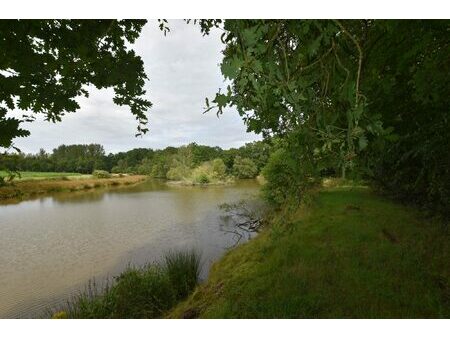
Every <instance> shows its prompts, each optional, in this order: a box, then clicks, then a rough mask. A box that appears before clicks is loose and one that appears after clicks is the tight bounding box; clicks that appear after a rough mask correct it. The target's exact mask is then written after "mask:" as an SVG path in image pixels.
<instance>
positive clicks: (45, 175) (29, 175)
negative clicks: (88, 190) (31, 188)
mask: <svg viewBox="0 0 450 338" xmlns="http://www.w3.org/2000/svg"><path fill="white" fill-rule="evenodd" d="M0 176H7V173H6V172H5V171H2V170H0ZM90 176H91V175H84V174H79V173H66V172H62V173H59V172H47V171H21V172H20V177H18V176H17V177H15V178H14V181H28V180H47V179H58V178H63V177H67V178H70V179H75V178H83V177H90Z"/></svg>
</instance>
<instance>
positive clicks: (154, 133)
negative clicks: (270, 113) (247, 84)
mask: <svg viewBox="0 0 450 338" xmlns="http://www.w3.org/2000/svg"><path fill="white" fill-rule="evenodd" d="M169 26H170V29H171V31H170V33H168V34H167V36H164V35H163V33H162V32H161V31H160V30H159V28H158V24H157V22H156V21H155V20H149V22H148V23H147V24H146V25H145V26H144V29H143V31H142V33H141V36H140V37H139V39H138V40H137V41H136V43H135V44H134V45H133V46H132V48H133V49H134V50H135V51H136V53H137V54H138V55H140V56H141V57H142V59H143V61H144V65H145V71H146V74H147V76H148V77H149V80H148V82H147V83H146V90H147V94H146V95H147V98H148V99H149V100H150V101H151V102H152V103H153V107H152V108H150V110H149V111H148V112H147V116H148V118H149V124H148V127H149V131H148V132H147V134H146V135H144V136H143V137H135V133H136V127H137V121H136V120H135V118H134V116H133V115H132V114H131V113H130V112H129V109H127V107H119V106H116V105H115V104H114V103H113V101H112V98H113V90H112V89H106V90H97V89H95V88H89V92H90V95H89V98H84V97H83V98H80V99H79V100H78V102H79V104H80V109H79V110H77V111H76V112H75V113H70V114H66V115H65V116H64V117H63V119H62V122H58V123H56V124H54V123H52V122H47V121H44V119H43V117H42V116H39V115H38V118H37V119H36V121H34V122H32V123H24V124H22V126H24V127H25V128H26V129H28V130H30V132H31V135H30V136H29V137H26V138H16V139H15V141H14V143H15V146H17V147H18V148H20V149H21V150H22V151H23V152H26V153H36V152H38V151H39V149H40V148H44V149H45V150H47V151H51V150H52V149H54V148H56V147H57V146H59V145H61V144H87V143H99V144H102V145H103V146H104V148H105V151H106V152H107V153H109V152H119V151H127V150H130V149H132V148H153V149H161V148H165V147H167V146H180V145H184V144H188V143H190V142H196V143H198V144H205V145H210V146H220V147H222V148H224V149H228V148H232V147H239V146H241V145H243V144H245V143H247V142H252V141H254V140H259V139H260V136H259V135H255V134H254V133H247V132H246V127H245V125H244V123H243V121H242V119H241V117H240V116H239V114H238V113H237V111H236V110H234V109H228V110H226V111H225V112H224V114H223V115H221V116H220V117H219V118H217V116H216V114H215V112H214V111H210V112H208V113H206V114H203V107H204V105H205V98H206V97H209V98H212V97H213V96H214V94H215V93H216V92H217V91H218V89H219V88H221V87H222V88H224V87H226V84H225V83H224V80H223V77H222V75H221V73H220V68H219V64H220V62H221V50H222V49H223V45H222V43H221V41H220V34H221V31H217V30H216V31H213V32H211V34H210V35H209V36H205V37H203V36H202V34H201V33H200V29H199V27H198V26H195V25H193V24H192V23H191V24H189V25H188V24H186V23H185V22H184V21H181V20H170V21H169ZM16 114H18V112H16ZM19 116H20V115H19Z"/></svg>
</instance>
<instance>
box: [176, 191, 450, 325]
mask: <svg viewBox="0 0 450 338" xmlns="http://www.w3.org/2000/svg"><path fill="white" fill-rule="evenodd" d="M278 217H279V216H278ZM278 217H277V218H275V219H274V221H273V222H272V223H271V226H270V227H267V228H265V229H264V230H263V231H262V233H261V234H260V235H258V237H256V238H255V239H252V240H251V241H249V242H247V243H245V244H243V245H241V246H240V247H238V248H236V249H235V250H232V251H230V252H228V253H227V254H226V255H225V257H224V258H222V259H221V260H220V261H219V262H217V263H216V264H215V265H214V266H213V267H212V269H211V272H210V275H209V278H208V281H207V282H206V283H205V284H203V285H200V286H199V287H198V288H197V290H196V291H195V292H194V293H193V294H192V296H190V297H189V298H188V300H187V301H185V302H183V303H181V304H179V305H178V306H177V307H176V308H175V309H174V310H172V311H171V313H170V315H169V317H175V318H184V317H188V318H192V317H200V318H448V317H449V316H450V307H449V306H448V305H449V303H448V302H449V289H448V280H449V278H450V266H449V264H448V262H449V260H450V256H449V254H450V248H449V244H450V242H449V241H448V237H445V236H442V227H441V225H440V224H438V223H431V222H428V221H426V220H424V217H423V215H421V214H420V213H419V212H417V210H414V209H412V208H408V207H404V206H401V205H399V204H396V203H394V202H392V201H389V200H387V199H384V198H381V197H379V196H377V195H376V194H373V193H372V192H370V190H369V189H368V188H367V187H365V188H363V187H359V188H358V187H350V188H343V187H336V188H329V189H326V190H324V191H320V192H319V193H318V194H317V195H315V196H313V197H312V200H311V202H310V205H308V206H306V207H304V208H303V209H302V210H301V211H300V212H296V213H289V217H286V215H284V217H279V218H278Z"/></svg>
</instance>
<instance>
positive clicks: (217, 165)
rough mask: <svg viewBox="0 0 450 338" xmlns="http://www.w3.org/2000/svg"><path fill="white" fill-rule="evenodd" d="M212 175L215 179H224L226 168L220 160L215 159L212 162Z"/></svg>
mask: <svg viewBox="0 0 450 338" xmlns="http://www.w3.org/2000/svg"><path fill="white" fill-rule="evenodd" d="M212 171H213V175H214V176H215V177H216V178H217V179H224V178H225V176H226V172H227V167H226V165H225V163H224V162H223V160H222V159H221V158H216V159H215V160H213V161H212Z"/></svg>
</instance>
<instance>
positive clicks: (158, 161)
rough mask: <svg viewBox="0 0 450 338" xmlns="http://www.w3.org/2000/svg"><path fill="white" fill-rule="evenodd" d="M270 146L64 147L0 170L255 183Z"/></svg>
mask: <svg viewBox="0 0 450 338" xmlns="http://www.w3.org/2000/svg"><path fill="white" fill-rule="evenodd" d="M270 143H271V141H270V140H267V141H258V142H252V143H247V144H246V145H244V146H242V147H240V148H238V149H235V148H232V149H227V150H223V149H221V148H219V147H209V146H204V145H198V144H196V143H191V144H189V145H186V146H181V147H178V148H175V147H167V148H165V149H160V150H153V149H145V148H137V149H132V150H130V151H127V152H119V153H116V154H108V155H106V154H105V151H104V149H103V146H101V145H99V144H88V145H83V144H77V145H61V146H59V147H58V148H56V149H54V150H53V151H52V153H51V154H49V153H47V152H45V151H44V150H43V149H41V150H40V151H39V152H38V153H37V154H24V153H5V154H2V155H0V169H2V168H3V169H8V170H11V171H19V172H22V171H38V172H51V171H53V172H78V173H84V174H91V173H93V172H95V171H98V170H102V171H107V172H112V173H129V174H141V175H148V176H152V177H155V178H163V179H169V180H175V181H177V180H183V179H189V180H192V181H198V183H201V182H200V181H201V180H202V179H201V177H204V176H205V175H206V177H207V179H208V181H221V180H225V179H226V178H227V176H230V175H236V176H237V177H239V178H254V177H255V176H256V175H257V174H258V173H259V171H260V169H261V168H262V167H263V166H264V165H265V164H266V162H267V160H268V157H269V152H270V149H271V145H270ZM236 161H237V163H235V162H236ZM204 180H205V178H203V181H204ZM203 183H208V182H203Z"/></svg>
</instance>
